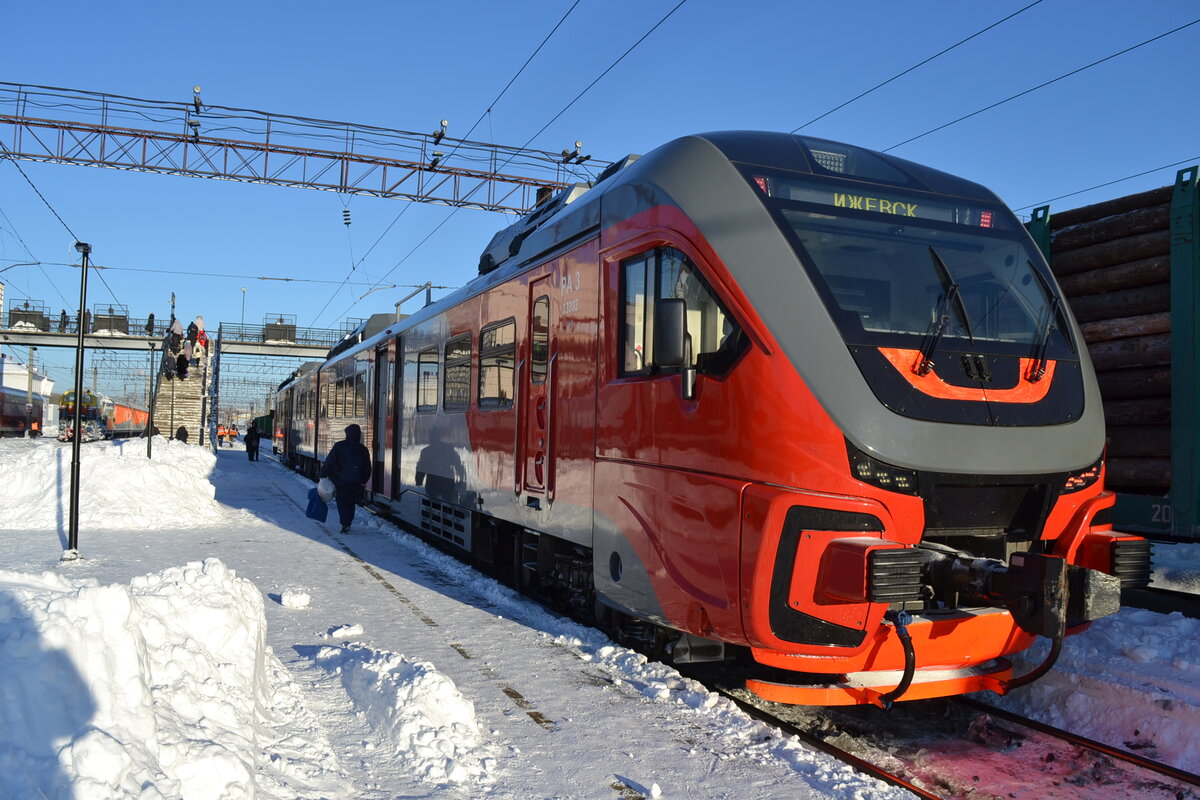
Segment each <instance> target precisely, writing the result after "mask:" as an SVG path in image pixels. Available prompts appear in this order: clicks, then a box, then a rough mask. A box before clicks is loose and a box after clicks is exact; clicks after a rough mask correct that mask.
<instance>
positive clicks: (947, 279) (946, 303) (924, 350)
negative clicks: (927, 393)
mask: <svg viewBox="0 0 1200 800" xmlns="http://www.w3.org/2000/svg"><path fill="white" fill-rule="evenodd" d="M929 255H930V257H931V258H932V259H933V266H934V269H935V270H936V271H937V274H938V280H939V281H941V283H942V289H944V290H945V294H943V295H942V299H941V300H940V301H939V302H938V305H937V307H936V308H935V309H934V320H933V322H932V323H930V326H929V331H928V333H926V334H925V341H924V342H922V343H921V360H920V361H918V362H917V374H918V375H927V374H929V370H931V369H933V353H934V351H935V350H937V346H938V342H940V341H941V339H942V335H943V334H945V332H946V327H947V325H948V324H949V322H950V307H951V305H953V306H954V308H955V310H956V311H957V312H958V318H959V322H961V323H962V327H963V332H964V333H966V334H967V338H968V339H970V340H971V341H972V342H974V341H975V338H974V337H973V336H972V335H971V318H970V317H969V316H968V315H967V306H966V304H965V303H964V302H963V299H962V290H961V289H960V288H959V285H958V282H957V281H955V280H954V278H953V276H951V275H950V270H949V269H947V267H946V262H945V261H942V257H941V256H939V255H938V252H937V250H934V249H933V245H930V246H929Z"/></svg>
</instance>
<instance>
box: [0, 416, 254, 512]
mask: <svg viewBox="0 0 1200 800" xmlns="http://www.w3.org/2000/svg"><path fill="white" fill-rule="evenodd" d="M71 457H72V453H71V447H70V446H64V445H62V444H60V443H58V442H56V441H54V440H53V439H47V438H41V439H5V440H2V441H0V508H3V509H4V511H5V513H4V515H3V517H2V518H0V529H7V530H44V529H51V530H53V529H57V530H65V528H66V525H67V517H68V515H69V513H70V512H69V509H70V503H71V499H70V496H71ZM215 464H216V456H215V455H214V454H213V453H212V451H211V450H209V449H208V448H205V447H197V446H195V445H185V444H183V443H182V442H179V441H176V440H168V439H164V438H162V437H155V439H154V446H153V458H152V459H151V460H149V461H147V459H146V440H145V439H127V440H124V441H121V442H90V443H87V444H84V445H82V446H81V447H80V449H79V470H80V481H79V487H80V490H79V524H80V525H81V526H82V527H86V528H88V529H90V530H104V529H109V530H112V529H137V530H146V531H153V530H162V529H180V528H193V527H200V526H205V525H211V524H213V523H214V522H219V521H224V520H226V519H228V517H229V515H230V514H234V513H239V512H233V511H231V510H230V509H229V508H228V507H226V506H223V505H221V503H219V502H217V500H216V499H215V498H216V487H215V486H213V484H212V482H211V481H210V480H209V476H210V475H211V473H212V471H213V467H214V466H215Z"/></svg>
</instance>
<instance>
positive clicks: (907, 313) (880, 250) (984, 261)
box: [781, 203, 1070, 356]
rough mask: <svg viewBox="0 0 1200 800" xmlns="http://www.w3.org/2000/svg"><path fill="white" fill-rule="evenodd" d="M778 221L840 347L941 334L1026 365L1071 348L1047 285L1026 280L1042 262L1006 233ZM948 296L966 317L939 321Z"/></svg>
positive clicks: (853, 219)
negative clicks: (1041, 352)
mask: <svg viewBox="0 0 1200 800" xmlns="http://www.w3.org/2000/svg"><path fill="white" fill-rule="evenodd" d="M786 205H787V206H792V205H795V206H800V204H793V203H787V204H786ZM805 205H807V204H805ZM781 213H782V216H783V219H784V220H785V221H786V222H787V224H788V226H789V227H790V228H791V230H792V231H793V232H794V233H795V236H796V239H797V241H798V249H799V250H800V251H801V260H802V261H803V262H804V263H805V266H806V267H807V268H808V269H809V271H810V273H814V274H812V277H813V279H814V281H815V282H817V283H818V285H819V286H820V285H821V284H823V286H821V288H822V291H823V293H824V295H825V298H826V303H827V304H830V311H831V312H832V313H833V315H834V317H835V318H836V319H837V321H838V325H839V327H840V328H841V329H842V334H843V336H845V337H846V339H847V342H848V343H851V344H876V345H879V344H885V343H887V342H886V341H882V340H885V339H891V338H893V337H895V336H905V337H909V336H924V335H925V334H926V333H927V332H929V331H930V330H931V328H933V327H936V326H938V325H939V324H940V325H942V330H941V334H940V335H941V337H942V338H943V339H944V340H947V341H948V340H952V339H956V338H957V339H962V340H968V341H969V342H971V344H972V346H974V347H979V346H980V345H987V344H988V343H993V344H994V345H996V346H993V347H987V349H989V350H993V351H996V352H1011V353H1012V354H1014V355H1016V354H1020V355H1027V354H1028V351H1030V350H1032V349H1034V348H1040V347H1042V346H1043V345H1044V346H1046V347H1047V348H1048V352H1049V353H1051V354H1053V355H1055V356H1063V355H1065V354H1066V353H1065V352H1064V349H1066V348H1069V347H1070V339H1069V338H1068V336H1069V334H1068V333H1067V332H1065V331H1063V330H1062V328H1063V325H1062V323H1061V321H1060V315H1058V314H1057V313H1056V310H1055V309H1054V308H1053V307H1052V305H1051V299H1052V298H1051V297H1049V296H1048V291H1047V287H1048V286H1049V284H1048V283H1046V282H1045V281H1044V279H1043V277H1042V276H1040V275H1038V274H1036V273H1035V271H1034V270H1035V269H1036V267H1035V266H1034V264H1035V263H1036V261H1037V260H1039V259H1040V256H1038V255H1037V254H1036V253H1035V252H1033V251H1032V245H1031V243H1030V242H1029V240H1028V239H1027V238H1026V237H1024V236H1020V235H1019V234H1018V233H1016V232H1014V231H1000V230H983V229H981V228H980V227H979V226H978V225H976V226H970V225H946V224H937V223H933V222H925V221H920V220H911V219H910V220H900V219H897V218H895V217H894V216H884V215H882V214H875V215H868V214H861V213H859V214H854V215H849V214H847V215H841V214H831V213H827V212H826V211H814V210H807V209H804V208H801V207H791V208H789V207H783V208H781ZM872 216H874V217H882V218H879V219H872V218H871V217H872ZM943 268H944V269H943ZM947 278H948V280H947ZM951 287H954V288H955V289H956V294H957V296H956V297H954V298H953V303H954V304H955V306H956V307H957V308H961V309H962V310H963V311H965V314H964V313H959V312H958V311H957V310H955V311H954V312H953V313H949V314H947V313H946V302H947V301H948V300H949V299H950V298H949V297H948V295H949V292H950V289H951ZM1048 325H1051V326H1052V327H1053V330H1052V332H1051V335H1050V341H1049V342H1046V341H1045V340H1044V339H1045V332H1046V330H1047V326H1048ZM895 344H900V343H899V342H895ZM959 346H960V347H965V346H967V344H966V342H960V344H959Z"/></svg>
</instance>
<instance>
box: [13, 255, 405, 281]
mask: <svg viewBox="0 0 1200 800" xmlns="http://www.w3.org/2000/svg"><path fill="white" fill-rule="evenodd" d="M8 260H10V259H5V258H0V262H2V261H8ZM36 263H37V264H39V265H42V266H48V267H72V268H74V269H79V265H78V264H72V263H71V262H69V261H38V262H36ZM88 269H95V270H112V271H114V272H149V273H158V274H162V275H186V276H188V277H198V278H240V279H242V280H247V281H280V282H284V283H329V284H333V283H341V281H335V280H322V279H320V278H291V277H281V276H275V275H242V274H238V273H232V272H192V271H188V270H177V269H150V268H146V267H114V266H111V265H106V264H93V263H90V262H89V263H88ZM350 285H351V286H370V285H371V284H369V283H365V282H363V283H351V284H350ZM414 288H415V287H414Z"/></svg>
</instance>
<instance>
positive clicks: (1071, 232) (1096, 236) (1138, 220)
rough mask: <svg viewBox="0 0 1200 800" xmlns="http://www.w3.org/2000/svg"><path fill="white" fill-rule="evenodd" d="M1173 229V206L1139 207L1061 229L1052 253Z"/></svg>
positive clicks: (1053, 236) (1053, 240)
mask: <svg viewBox="0 0 1200 800" xmlns="http://www.w3.org/2000/svg"><path fill="white" fill-rule="evenodd" d="M1170 227H1171V204H1170V203H1164V204H1162V205H1158V206H1150V207H1149V208H1138V209H1134V210H1132V211H1129V212H1126V213H1124V214H1120V215H1118V216H1113V217H1105V218H1104V219H1098V220H1091V221H1088V222H1083V223H1080V224H1079V225H1074V226H1072V227H1070V228H1060V229H1058V230H1055V231H1052V232H1051V234H1050V242H1051V245H1050V251H1051V252H1052V253H1059V252H1062V251H1066V250H1074V249H1076V248H1079V247H1088V246H1090V245H1094V244H1101V243H1103V242H1111V241H1112V240H1113V239H1123V238H1125V237H1126V236H1136V235H1137V234H1139V233H1150V232H1151V231H1165V230H1168V229H1170Z"/></svg>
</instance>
